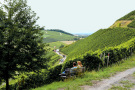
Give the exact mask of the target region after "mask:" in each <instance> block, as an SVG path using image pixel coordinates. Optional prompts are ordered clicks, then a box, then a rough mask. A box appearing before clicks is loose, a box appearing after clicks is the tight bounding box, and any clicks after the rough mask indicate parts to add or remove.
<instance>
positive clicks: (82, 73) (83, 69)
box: [59, 67, 85, 79]
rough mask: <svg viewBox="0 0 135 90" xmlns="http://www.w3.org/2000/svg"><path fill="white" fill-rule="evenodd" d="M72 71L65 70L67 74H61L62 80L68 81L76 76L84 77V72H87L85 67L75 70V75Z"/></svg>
mask: <svg viewBox="0 0 135 90" xmlns="http://www.w3.org/2000/svg"><path fill="white" fill-rule="evenodd" d="M70 69H71V68H67V69H65V73H61V74H59V75H60V76H61V78H62V79H67V78H69V77H74V76H75V77H76V76H83V75H84V72H85V67H81V68H76V69H75V73H71V71H70Z"/></svg>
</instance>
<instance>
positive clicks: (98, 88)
mask: <svg viewBox="0 0 135 90" xmlns="http://www.w3.org/2000/svg"><path fill="white" fill-rule="evenodd" d="M134 72H135V68H132V69H128V70H126V71H123V72H120V73H118V74H116V75H114V76H113V77H110V78H109V79H104V80H102V81H98V82H96V83H95V84H94V85H93V86H87V85H86V86H81V88H83V90H108V89H109V88H111V87H112V84H115V83H116V82H118V81H120V80H121V79H123V78H125V77H127V76H129V75H131V74H133V73H134ZM134 79H135V78H134Z"/></svg>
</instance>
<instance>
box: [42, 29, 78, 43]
mask: <svg viewBox="0 0 135 90" xmlns="http://www.w3.org/2000/svg"><path fill="white" fill-rule="evenodd" d="M42 32H43V38H44V39H43V41H44V42H45V43H49V42H56V41H72V40H77V39H78V37H76V36H74V35H72V34H70V33H67V32H65V31H62V30H59V29H50V30H42Z"/></svg>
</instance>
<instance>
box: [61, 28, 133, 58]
mask: <svg viewBox="0 0 135 90" xmlns="http://www.w3.org/2000/svg"><path fill="white" fill-rule="evenodd" d="M133 37H135V29H130V28H109V29H101V30H99V31H97V32H95V33H94V34H92V35H90V36H89V37H87V38H85V39H82V40H79V41H77V42H76V43H73V44H72V45H69V46H67V47H65V48H63V49H62V50H61V51H62V52H63V53H65V54H67V55H68V57H67V60H69V59H72V58H74V57H80V56H81V55H83V54H85V53H86V52H88V51H90V50H91V51H93V52H94V51H96V50H98V49H101V50H103V49H104V48H107V47H114V46H117V45H120V44H122V43H124V42H126V41H128V40H130V39H131V38H133Z"/></svg>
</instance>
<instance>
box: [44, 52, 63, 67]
mask: <svg viewBox="0 0 135 90" xmlns="http://www.w3.org/2000/svg"><path fill="white" fill-rule="evenodd" d="M45 57H46V58H48V62H46V63H47V64H48V67H52V66H54V65H56V62H58V60H59V59H60V56H59V55H58V54H56V53H55V52H54V51H49V52H48V53H47V54H46V55H45Z"/></svg>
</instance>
